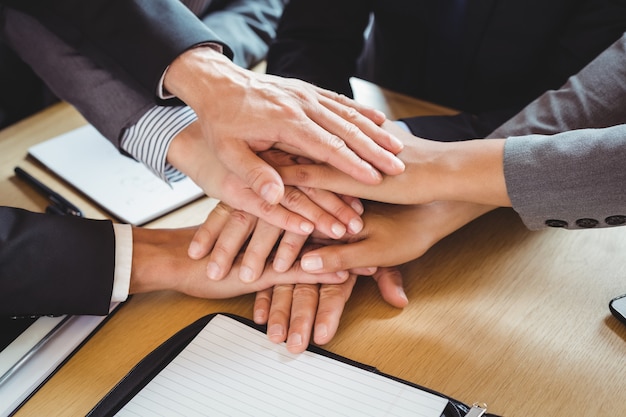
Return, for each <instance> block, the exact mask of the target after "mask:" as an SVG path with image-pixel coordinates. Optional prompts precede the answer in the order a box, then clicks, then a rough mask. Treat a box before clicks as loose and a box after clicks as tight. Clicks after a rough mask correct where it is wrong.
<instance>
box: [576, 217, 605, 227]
mask: <svg viewBox="0 0 626 417" xmlns="http://www.w3.org/2000/svg"><path fill="white" fill-rule="evenodd" d="M598 223H600V222H599V221H597V220H596V219H578V220H576V226H578V227H583V228H585V229H590V228H592V227H596V226H597V225H598Z"/></svg>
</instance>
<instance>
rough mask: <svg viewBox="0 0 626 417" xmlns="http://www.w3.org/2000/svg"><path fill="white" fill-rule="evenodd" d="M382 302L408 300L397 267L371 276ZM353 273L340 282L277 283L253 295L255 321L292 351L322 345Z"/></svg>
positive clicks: (337, 316)
mask: <svg viewBox="0 0 626 417" xmlns="http://www.w3.org/2000/svg"><path fill="white" fill-rule="evenodd" d="M373 278H374V279H375V280H376V283H377V285H378V289H379V291H380V293H381V295H382V297H383V299H384V300H385V301H387V302H388V303H389V304H390V305H392V306H393V307H397V308H403V307H405V306H406V304H407V303H408V300H407V298H406V295H405V293H404V289H403V287H402V274H401V273H400V271H399V270H398V269H396V268H379V269H378V270H377V271H376V272H375V273H374V275H373ZM356 279H357V278H356V275H355V274H351V275H350V277H349V278H348V280H346V281H345V282H344V283H342V284H322V285H309V284H296V285H279V286H275V287H273V288H269V289H267V290H264V291H259V292H257V294H256V299H255V302H254V315H253V317H254V321H255V323H257V324H267V336H268V338H269V339H270V340H271V341H272V342H274V343H281V342H284V341H286V342H287V349H288V350H289V351H290V352H292V353H300V352H303V351H304V350H305V349H306V348H307V346H308V345H309V343H310V342H311V336H312V337H313V342H314V343H315V344H318V345H324V344H326V343H328V342H330V340H331V339H332V338H333V337H334V336H335V334H336V333H337V329H338V327H339V321H340V319H341V315H342V314H343V310H344V307H345V305H346V303H347V302H348V299H349V298H350V295H351V294H352V290H353V288H354V285H355V283H356Z"/></svg>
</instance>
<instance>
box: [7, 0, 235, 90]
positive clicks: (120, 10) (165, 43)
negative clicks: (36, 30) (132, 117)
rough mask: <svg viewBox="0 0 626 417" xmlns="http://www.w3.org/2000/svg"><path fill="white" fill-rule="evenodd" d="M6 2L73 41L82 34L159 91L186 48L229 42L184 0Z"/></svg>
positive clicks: (226, 47) (9, 0)
mask: <svg viewBox="0 0 626 417" xmlns="http://www.w3.org/2000/svg"><path fill="white" fill-rule="evenodd" d="M2 2H3V3H4V4H7V5H10V6H12V7H15V8H16V9H20V10H22V11H25V12H27V13H29V14H31V15H33V16H34V17H36V18H37V19H38V20H40V21H41V22H42V23H44V24H46V26H48V27H50V28H51V29H52V30H53V31H54V32H55V33H57V34H59V35H60V36H61V37H63V38H65V39H66V40H70V41H71V43H74V41H75V39H68V38H69V37H70V36H76V33H77V34H78V35H79V36H81V37H82V38H84V39H85V40H86V41H88V42H90V43H93V44H94V45H95V46H97V47H98V48H99V49H100V50H101V51H102V52H103V53H104V54H106V55H107V56H109V57H110V58H111V59H112V60H113V61H115V62H116V63H118V64H119V65H120V66H121V67H122V68H124V69H125V70H126V71H127V72H128V73H129V74H130V75H131V76H132V77H133V78H134V79H135V80H137V81H138V82H140V83H141V84H142V85H143V86H144V87H146V88H147V89H148V90H149V91H151V92H154V93H156V91H157V86H158V83H159V80H160V79H161V76H162V75H163V72H164V71H165V69H166V68H167V66H168V65H169V64H171V63H172V61H173V60H174V59H175V58H176V57H177V56H179V55H180V54H181V53H182V52H184V51H185V50H187V49H189V48H191V47H193V46H195V45H198V44H201V43H204V42H216V43H220V44H223V43H222V42H221V40H220V39H219V38H218V37H217V36H216V35H215V34H214V33H213V32H212V31H211V30H210V29H208V28H207V27H206V26H205V25H204V24H203V23H202V22H201V21H200V20H199V19H198V18H197V17H196V16H194V15H193V13H191V12H190V11H189V9H187V8H186V7H185V6H184V5H183V4H182V3H180V2H179V1H178V0H90V1H83V0H56V1H49V0H2ZM61 28H63V30H61ZM70 29H71V30H70ZM73 31H75V33H74V34H73V35H72V32H73ZM60 32H63V33H60ZM223 46H224V51H225V53H226V55H228V56H229V57H232V52H231V51H230V49H229V48H228V46H226V45H223Z"/></svg>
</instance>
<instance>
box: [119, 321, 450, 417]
mask: <svg viewBox="0 0 626 417" xmlns="http://www.w3.org/2000/svg"><path fill="white" fill-rule="evenodd" d="M447 402H448V401H447V400H446V399H445V398H442V397H439V396H436V395H434V394H431V393H429V392H426V391H422V390H420V389H418V388H415V387H412V386H409V385H406V384H403V383H401V382H398V381H395V380H393V379H390V378H387V377H385V376H382V375H379V374H376V373H373V372H369V371H367V370H364V369H361V368H359V367H355V366H352V365H350V364H347V363H344V362H341V361H338V360H335V359H332V358H329V357H326V356H323V355H319V354H316V353H314V352H310V351H306V352H304V353H302V354H299V355H294V354H290V353H289V352H287V350H286V349H285V347H284V344H281V345H276V344H274V343H271V342H270V341H269V340H268V339H267V337H266V336H265V335H264V334H263V333H261V332H259V331H258V330H256V329H254V328H252V327H249V326H246V325H245V324H243V323H240V322H238V321H236V320H234V319H232V318H230V317H226V316H223V315H217V316H216V317H214V318H213V319H212V320H211V321H210V322H209V323H208V324H207V325H206V327H205V328H204V329H203V330H202V331H201V332H200V333H199V334H198V335H197V336H196V337H195V338H194V340H192V342H191V343H190V344H189V345H188V346H187V347H186V348H185V349H184V350H183V351H182V352H181V353H180V354H179V355H178V356H177V357H176V358H174V360H173V361H172V362H170V363H169V364H168V365H167V366H166V367H165V368H164V369H163V370H162V371H161V372H160V373H159V374H158V375H157V376H156V377H155V378H154V379H152V381H150V382H149V383H148V385H146V386H145V387H144V388H143V389H142V390H141V391H140V392H139V393H138V394H137V395H136V396H135V397H134V398H133V399H132V400H131V401H130V402H129V403H128V404H126V406H125V407H124V408H123V409H122V410H121V411H120V412H119V413H118V414H117V415H118V416H148V415H149V416H175V415H177V416H186V417H191V416H217V415H219V416H255V417H262V416H267V417H277V416H316V417H318V416H349V417H352V416H365V417H367V416H389V417H394V416H411V417H439V416H441V414H442V412H443V409H444V407H445V406H446V404H447Z"/></svg>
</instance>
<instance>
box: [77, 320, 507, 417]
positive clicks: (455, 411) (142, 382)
mask: <svg viewBox="0 0 626 417" xmlns="http://www.w3.org/2000/svg"><path fill="white" fill-rule="evenodd" d="M219 316H225V317H227V318H230V319H233V320H235V321H236V322H238V323H242V324H244V325H245V326H247V327H249V328H251V329H254V331H257V332H259V333H260V334H262V335H263V336H264V337H265V330H266V329H265V326H260V325H257V324H256V323H254V322H253V321H251V320H249V319H246V318H244V317H240V316H237V315H233V314H228V313H214V314H210V315H207V316H204V317H202V318H200V319H198V320H197V321H195V322H194V323H192V324H190V325H188V326H187V327H185V328H183V329H182V330H180V331H179V332H177V333H176V334H175V335H173V336H172V337H171V338H169V339H168V340H167V341H165V342H164V343H163V344H162V345H161V346H159V347H158V348H156V349H155V350H154V351H152V352H151V353H150V354H149V355H147V356H146V357H145V358H144V359H142V360H141V361H140V362H139V363H138V364H137V365H136V366H135V367H134V368H133V369H132V370H131V371H130V372H129V373H128V374H127V375H126V376H125V377H124V378H123V379H122V380H121V381H120V382H119V383H118V384H117V385H116V386H115V387H114V388H113V389H111V391H109V393H108V394H107V395H106V396H105V397H104V398H102V399H101V400H100V402H99V403H98V404H96V406H95V407H94V408H93V409H92V410H91V411H90V412H89V414H88V415H87V416H88V417H104V416H113V415H116V414H117V413H118V412H119V411H120V410H122V409H123V408H124V407H125V406H126V405H127V404H128V403H129V402H130V401H131V400H133V399H134V398H135V396H137V395H138V394H139V393H140V392H142V390H144V388H145V387H146V386H147V385H148V384H149V383H150V382H151V381H152V380H153V379H154V378H155V377H157V376H158V375H159V374H160V373H161V372H162V371H163V370H164V369H165V368H166V367H167V366H168V364H170V363H171V362H172V361H173V360H174V359H175V358H177V357H178V356H179V355H180V354H181V352H183V351H185V349H186V348H187V346H188V345H189V344H190V343H191V342H192V341H193V340H194V339H195V338H196V336H197V335H198V334H199V333H200V332H201V331H202V330H203V329H204V328H205V326H207V324H209V323H210V322H211V321H212V320H213V319H215V318H216V317H219ZM277 346H279V347H280V348H281V349H283V350H284V349H285V348H284V347H283V346H280V345H277ZM307 352H311V353H313V354H314V355H320V356H322V357H324V358H328V359H330V360H331V361H336V363H337V364H342V365H347V366H348V367H354V368H358V369H360V370H364V371H366V372H367V373H371V374H375V375H378V376H380V377H382V378H385V379H388V380H390V381H395V382H397V383H400V384H403V385H404V386H407V387H410V388H411V389H413V388H414V389H415V390H419V391H421V392H424V393H428V394H429V395H433V396H436V397H438V398H440V399H443V401H445V406H444V408H443V412H442V413H441V417H498V416H497V415H495V414H488V413H487V412H486V406H483V405H476V404H474V405H468V404H465V403H463V402H461V401H458V400H456V399H454V398H451V397H449V396H446V395H444V394H442V393H439V392H436V391H433V390H430V389H428V388H426V387H423V386H420V385H417V384H414V383H412V382H410V381H406V380H403V379H400V378H397V377H395V376H393V375H389V374H386V373H383V372H380V371H379V370H378V369H377V368H375V367H372V366H369V365H366V364H363V363H360V362H356V361H353V360H351V359H349V358H347V357H344V356H340V355H336V354H334V353H332V352H330V351H328V350H325V349H322V348H320V347H318V346H313V345H309V347H308V348H307ZM198 372H200V371H198ZM207 391H211V387H207ZM213 395H215V394H213ZM244 395H245V393H244Z"/></svg>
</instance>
